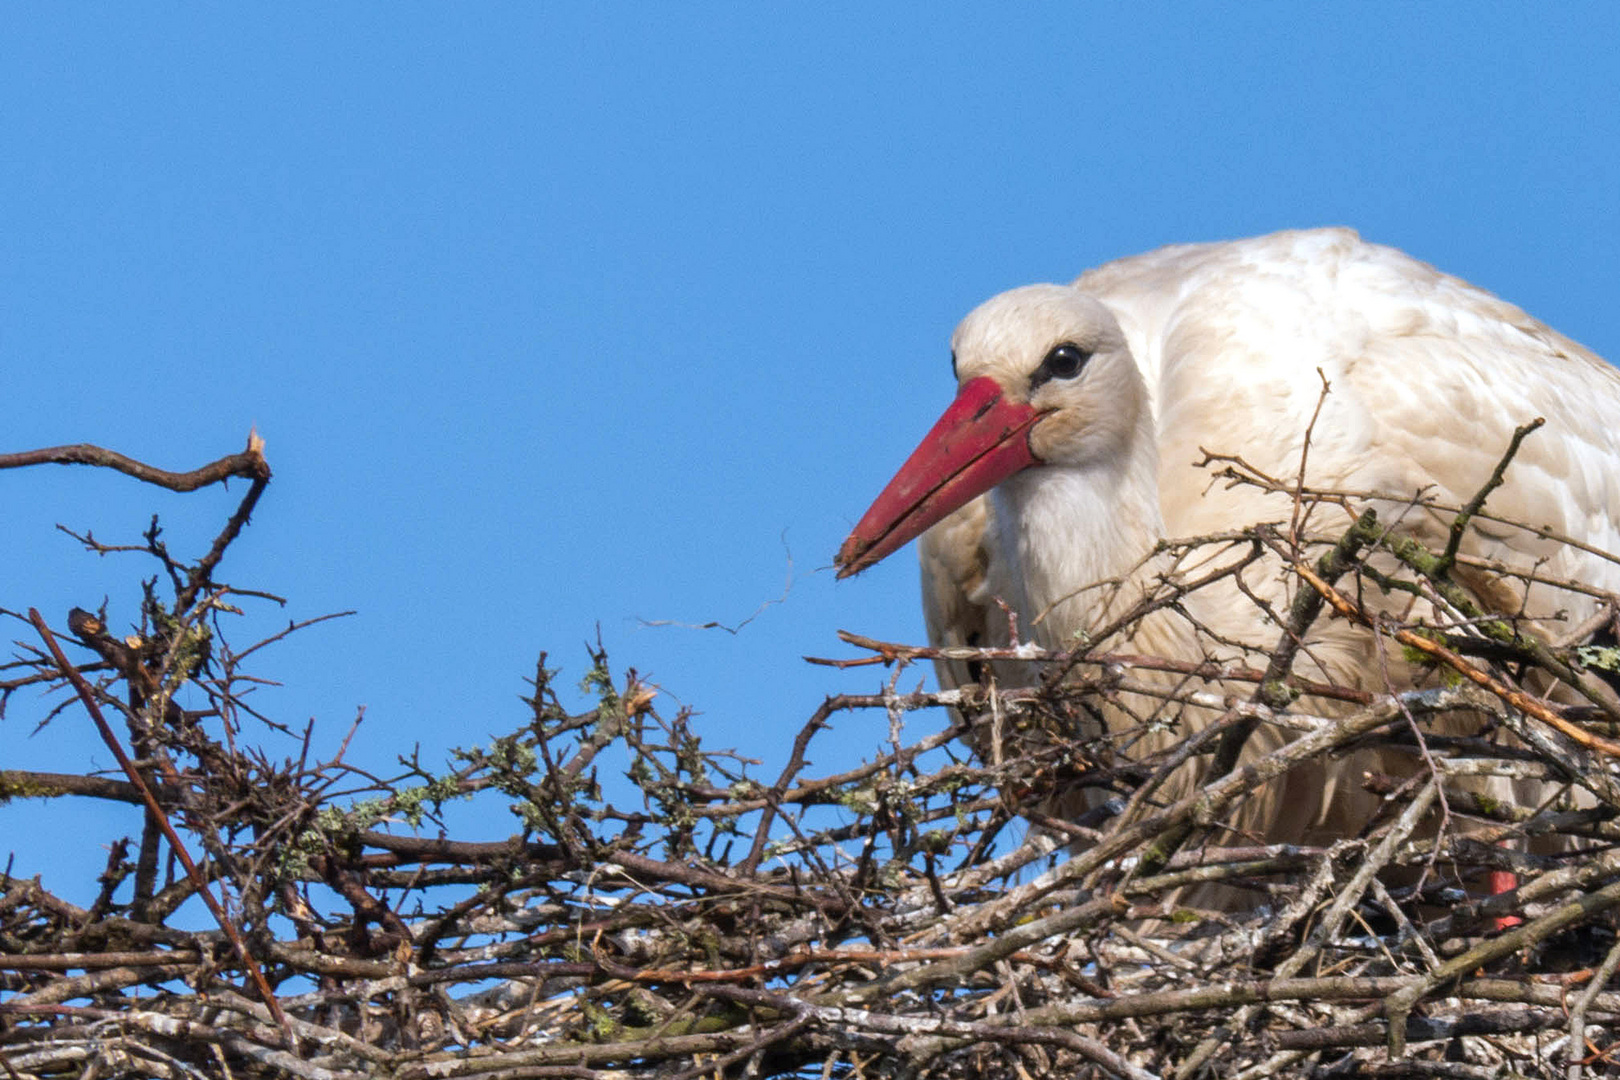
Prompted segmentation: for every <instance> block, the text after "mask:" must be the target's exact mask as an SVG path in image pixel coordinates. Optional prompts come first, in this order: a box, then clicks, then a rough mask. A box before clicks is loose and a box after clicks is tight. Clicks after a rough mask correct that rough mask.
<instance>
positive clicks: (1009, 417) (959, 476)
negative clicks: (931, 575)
mask: <svg viewBox="0 0 1620 1080" xmlns="http://www.w3.org/2000/svg"><path fill="white" fill-rule="evenodd" d="M1042 415H1043V414H1042V413H1040V412H1037V411H1036V410H1035V409H1034V408H1033V407H1031V406H1029V405H1027V404H1014V403H1012V402H1009V401H1007V400H1006V399H1005V398H1004V397H1003V396H1002V391H1001V386H1000V385H999V384H998V383H997V382H996V381H995V380H994V379H992V378H990V377H989V376H985V375H981V376H979V377H978V378H976V379H969V380H968V381H967V383H966V384H964V385H963V387H962V389H961V390H960V391H958V392H957V395H956V400H955V401H953V402H951V406H950V408H948V409H946V410H945V415H943V416H941V417H940V418H939V421H938V422H937V423H935V424H934V428H933V430H932V431H930V432H929V433H928V434H927V435H926V436H925V437H924V438H923V441H922V443H921V444H920V445H919V446H918V447H917V449H916V450H914V451H912V454H911V457H909V458H907V459H906V463H905V464H904V465H902V466H900V471H899V472H897V473H895V474H894V479H893V480H890V481H889V486H888V487H886V488H884V489H883V494H881V495H879V496H878V497H877V501H876V502H874V503H873V504H872V508H871V509H870V510H868V511H867V512H866V516H865V517H863V518H861V520H860V524H858V525H856V526H855V531H854V532H852V533H850V534H849V539H847V540H845V541H844V546H843V547H841V548H839V549H838V558H836V559H835V560H833V561H834V562H835V563H836V564H837V566H838V576H839V577H840V578H846V577H849V576H850V575H851V574H858V573H860V572H861V571H862V570H865V569H866V568H867V567H868V566H872V565H874V564H875V563H877V562H879V561H880V560H882V559H883V558H885V557H886V556H888V555H890V554H892V553H893V552H894V551H896V550H898V549H899V548H900V547H901V546H902V545H904V544H905V543H906V541H908V540H911V539H913V538H914V537H917V536H919V535H921V534H922V532H923V531H924V530H926V529H927V528H928V527H929V526H930V525H932V524H934V523H935V522H936V521H938V520H940V519H941V518H943V517H944V516H945V515H947V514H949V513H950V512H951V511H953V510H956V509H958V508H959V507H961V506H963V505H965V504H966V503H967V502H968V501H969V500H971V499H973V498H975V497H976V496H979V495H982V494H984V493H985V492H986V491H989V490H990V489H991V488H993V487H995V486H996V485H997V484H999V483H1001V482H1002V481H1003V480H1005V479H1007V477H1009V476H1011V475H1012V474H1013V473H1015V472H1017V471H1018V470H1020V469H1024V468H1028V467H1029V466H1031V465H1034V464H1036V463H1037V461H1036V458H1035V454H1034V453H1033V452H1032V451H1031V450H1030V448H1029V429H1030V426H1031V425H1032V424H1034V423H1035V421H1037V420H1039V419H1040V418H1041V416H1042Z"/></svg>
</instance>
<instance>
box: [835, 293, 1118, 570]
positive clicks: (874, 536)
mask: <svg viewBox="0 0 1620 1080" xmlns="http://www.w3.org/2000/svg"><path fill="white" fill-rule="evenodd" d="M951 362H952V366H953V368H954V369H955V373H956V380H957V393H956V400H955V401H953V402H952V403H951V405H950V407H949V408H947V409H946V410H945V413H944V415H942V416H941V417H940V418H939V420H938V422H936V423H935V424H934V427H933V430H931V431H930V432H929V433H928V434H927V435H926V436H925V437H924V438H923V441H922V443H921V444H920V445H919V446H918V447H917V449H916V450H915V451H913V452H912V455H911V457H910V458H908V459H907V460H906V463H905V464H904V465H902V466H901V467H900V471H899V472H898V473H896V474H895V476H894V479H892V480H890V481H889V484H888V486H887V487H885V488H884V489H883V493H882V494H880V495H879V496H878V497H877V501H875V502H874V503H873V504H872V506H871V509H869V510H867V512H866V516H865V517H863V518H861V520H860V523H859V524H857V525H856V526H855V531H854V532H852V533H850V535H849V538H848V539H847V540H845V541H844V545H843V547H842V548H840V549H839V551H838V557H837V559H836V562H837V565H838V576H839V577H841V578H842V577H848V576H849V575H851V574H856V573H859V572H860V571H862V570H864V569H866V568H867V567H869V566H872V565H873V564H875V563H877V562H878V561H880V560H881V559H883V558H885V557H886V556H888V555H889V554H891V553H892V552H894V551H895V550H897V549H898V548H900V547H901V546H902V545H904V544H905V543H906V542H907V541H908V540H911V539H912V538H914V537H916V536H918V535H920V534H921V533H922V532H923V531H924V530H926V529H927V528H928V527H929V526H930V525H933V524H934V523H935V522H937V521H939V520H940V519H941V518H943V517H945V516H946V515H947V514H949V513H951V512H952V511H954V510H956V509H958V508H959V507H961V506H963V505H965V504H966V503H967V502H969V501H970V500H972V499H974V498H976V497H977V496H979V495H982V494H984V493H985V492H986V491H989V490H990V489H991V488H993V487H995V486H996V485H997V484H999V483H1001V482H1002V481H1003V480H1005V479H1007V478H1008V477H1010V476H1012V475H1014V474H1015V473H1018V472H1021V471H1022V470H1024V469H1030V468H1039V467H1041V466H1045V465H1079V466H1083V465H1086V464H1089V463H1093V462H1099V461H1103V460H1107V459H1110V458H1113V457H1117V456H1118V455H1120V454H1122V453H1123V452H1124V451H1125V449H1126V447H1127V445H1128V442H1129V439H1130V437H1131V434H1132V432H1133V431H1134V430H1135V428H1136V424H1137V416H1138V413H1139V412H1140V410H1141V408H1142V407H1143V401H1142V398H1143V395H1142V393H1141V376H1140V374H1138V372H1137V368H1136V363H1135V361H1133V360H1132V359H1131V355H1130V351H1129V349H1128V348H1127V347H1126V344H1125V336H1124V334H1122V333H1121V332H1120V328H1119V323H1118V322H1117V321H1116V320H1115V319H1114V316H1113V314H1112V313H1111V312H1110V311H1109V310H1108V309H1107V308H1106V307H1104V306H1103V305H1102V304H1101V303H1099V302H1098V301H1096V300H1093V299H1092V298H1091V297H1089V296H1086V295H1085V294H1083V293H1081V292H1078V291H1077V290H1075V289H1074V288H1072V287H1070V286H1067V285H1027V286H1025V287H1024V288H1021V289H1013V290H1012V291H1010V292H1004V293H1002V294H1001V295H1000V296H995V297H992V298H991V299H989V300H987V301H985V302H984V303H983V304H980V305H979V306H978V307H977V308H975V309H974V310H973V311H972V312H971V313H970V314H969V315H968V317H967V318H965V319H963V320H962V323H961V325H960V326H958V327H957V328H956V333H955V335H953V336H952V338H951Z"/></svg>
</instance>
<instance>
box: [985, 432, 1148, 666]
mask: <svg viewBox="0 0 1620 1080" xmlns="http://www.w3.org/2000/svg"><path fill="white" fill-rule="evenodd" d="M1139 456H1140V457H1142V458H1144V459H1146V460H1141V461H1137V462H1134V463H1129V464H1128V465H1126V466H1125V467H1121V463H1117V462H1115V463H1109V464H1104V465H1044V466H1040V467H1037V468H1033V469H1026V470H1025V471H1023V472H1021V473H1019V474H1018V475H1016V476H1014V477H1012V478H1010V479H1009V480H1007V481H1005V482H1004V483H1002V484H1001V485H1000V486H998V487H997V488H996V489H995V495H994V499H995V510H996V515H995V516H996V521H997V524H998V528H999V536H998V537H997V539H998V544H997V546H998V548H999V551H1000V553H1002V554H1003V556H1004V557H1005V558H1007V559H1008V562H1009V566H1008V569H1009V570H1010V571H1011V573H1010V574H1009V578H1010V580H1011V581H1012V582H1022V583H1023V590H1024V595H1022V596H1020V597H1018V598H1017V600H1016V601H1014V603H1015V606H1016V607H1017V608H1018V609H1019V614H1020V615H1021V616H1022V618H1023V627H1024V629H1023V630H1022V634H1023V636H1025V637H1026V638H1029V639H1032V640H1034V641H1036V642H1037V643H1039V644H1041V645H1043V646H1045V647H1048V648H1066V647H1068V646H1070V645H1072V644H1074V639H1075V635H1076V633H1078V632H1082V631H1090V630H1092V629H1094V628H1097V627H1099V626H1100V625H1101V624H1102V623H1104V622H1106V621H1107V620H1108V618H1109V617H1110V616H1111V615H1113V614H1116V613H1118V611H1119V610H1121V606H1122V604H1129V603H1132V602H1134V601H1135V600H1136V599H1137V598H1138V596H1139V595H1140V589H1139V588H1137V587H1135V585H1134V582H1133V581H1131V580H1129V579H1131V578H1132V577H1133V575H1134V573H1135V572H1136V570H1137V567H1138V564H1140V563H1141V561H1142V559H1143V557H1144V556H1146V555H1147V554H1148V553H1149V552H1150V551H1151V550H1152V549H1153V545H1154V544H1155V543H1157V542H1158V541H1159V540H1160V539H1161V538H1163V536H1164V519H1163V516H1162V514H1161V513H1160V510H1159V501H1158V484H1157V476H1156V466H1157V462H1156V461H1153V460H1151V456H1150V455H1146V454H1144V455H1139ZM1110 579H1115V580H1119V581H1121V583H1122V584H1121V586H1120V587H1116V588H1111V587H1109V586H1107V585H1101V586H1097V587H1095V588H1089V589H1088V588H1086V587H1087V586H1090V585H1094V584H1095V583H1097V582H1106V581H1108V580H1110ZM1009 599H1011V598H1009ZM1037 620H1039V622H1037Z"/></svg>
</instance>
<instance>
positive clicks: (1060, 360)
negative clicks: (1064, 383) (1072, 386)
mask: <svg viewBox="0 0 1620 1080" xmlns="http://www.w3.org/2000/svg"><path fill="white" fill-rule="evenodd" d="M1090 359H1091V354H1090V353H1088V352H1086V350H1084V349H1082V348H1081V347H1080V346H1078V345H1076V344H1075V343H1074V342H1072V341H1065V342H1063V344H1061V345H1054V346H1053V347H1052V351H1051V352H1049V353H1047V354H1046V359H1044V360H1042V361H1041V366H1040V367H1038V368H1036V369H1035V374H1034V375H1033V376H1031V377H1030V380H1029V386H1030V389H1031V390H1033V389H1035V387H1037V386H1039V385H1041V384H1042V383H1044V382H1047V381H1049V380H1051V379H1072V378H1074V377H1075V376H1076V375H1078V374H1080V372H1081V370H1082V369H1084V368H1085V366H1086V361H1087V360H1090Z"/></svg>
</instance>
